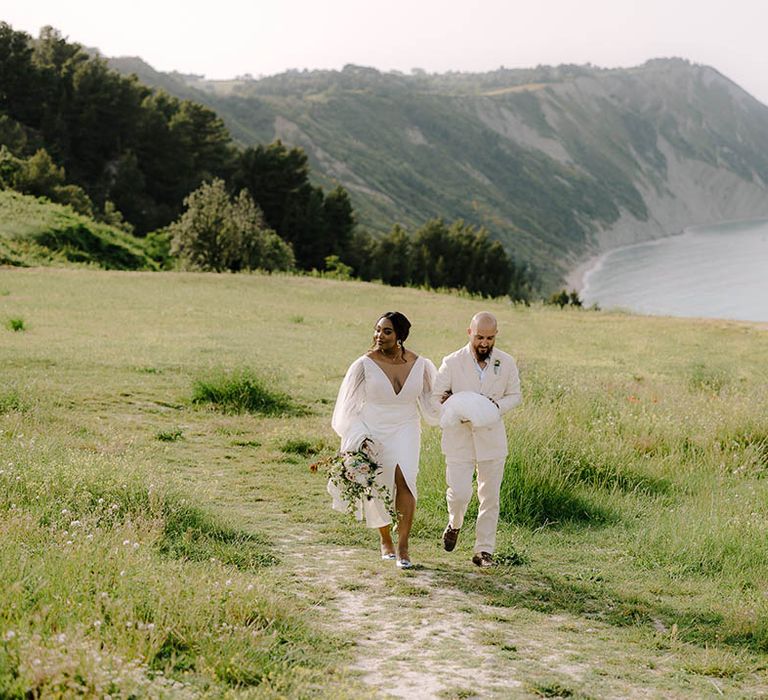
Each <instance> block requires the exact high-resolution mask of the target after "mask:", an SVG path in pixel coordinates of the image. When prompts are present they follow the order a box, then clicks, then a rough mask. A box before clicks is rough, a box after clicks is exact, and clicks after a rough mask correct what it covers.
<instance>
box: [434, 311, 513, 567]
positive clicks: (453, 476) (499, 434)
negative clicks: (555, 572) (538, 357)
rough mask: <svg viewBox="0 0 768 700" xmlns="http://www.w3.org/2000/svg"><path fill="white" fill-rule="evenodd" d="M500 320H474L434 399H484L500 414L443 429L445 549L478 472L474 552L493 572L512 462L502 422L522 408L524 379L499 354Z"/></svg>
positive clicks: (447, 362)
mask: <svg viewBox="0 0 768 700" xmlns="http://www.w3.org/2000/svg"><path fill="white" fill-rule="evenodd" d="M496 330H497V324H496V318H495V317H494V316H493V315H492V314H489V313H487V312H481V313H478V314H475V316H474V317H473V318H472V321H471V323H470V325H469V328H468V330H467V333H468V335H469V342H468V343H467V344H466V345H465V346H464V347H463V348H461V349H460V350H457V351H456V352H454V353H452V354H450V355H448V356H447V357H444V358H443V363H442V365H441V366H440V370H439V371H438V375H437V381H436V382H435V385H434V392H433V396H434V398H435V399H436V400H439V401H440V402H441V403H444V402H445V401H446V400H448V399H449V398H450V396H451V395H452V394H455V393H458V392H459V391H472V392H476V393H478V394H482V395H483V396H485V397H486V398H487V399H488V401H490V402H492V403H493V404H494V405H495V406H496V407H497V408H498V410H499V417H498V420H496V421H495V422H494V423H492V424H491V425H489V426H486V427H483V428H473V427H472V424H471V423H468V422H465V423H460V424H458V425H452V426H448V427H445V428H444V429H443V439H442V448H443V454H444V455H445V479H446V482H447V484H448V490H447V492H446V500H447V502H448V525H447V527H446V528H445V531H444V532H443V546H444V547H445V549H446V551H448V552H451V551H453V549H454V547H455V546H456V541H457V540H458V537H459V531H460V530H461V526H462V524H463V523H464V513H465V512H466V510H467V506H468V505H469V501H470V499H471V498H472V476H473V474H474V472H475V470H477V496H478V500H479V502H480V509H479V511H478V514H477V524H476V526H475V551H474V556H473V557H472V562H473V563H474V564H476V565H477V566H481V567H486V566H493V551H494V548H495V545H496V526H497V524H498V521H499V492H500V490H501V480H502V477H503V476H504V462H505V461H506V457H507V451H508V450H507V435H506V431H505V429H504V421H503V420H502V416H503V415H504V414H505V413H506V412H507V411H509V410H510V409H512V408H514V407H515V406H517V405H518V404H519V403H520V399H521V397H520V378H519V375H518V372H517V365H516V364H515V361H514V359H512V357H511V356H510V355H508V354H507V353H505V352H503V351H501V350H499V349H497V348H494V344H495V342H496Z"/></svg>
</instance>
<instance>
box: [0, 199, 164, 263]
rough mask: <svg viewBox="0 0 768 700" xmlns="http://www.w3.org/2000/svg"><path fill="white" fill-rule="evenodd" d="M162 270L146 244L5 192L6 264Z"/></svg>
mask: <svg viewBox="0 0 768 700" xmlns="http://www.w3.org/2000/svg"><path fill="white" fill-rule="evenodd" d="M57 263H58V264H62V263H83V264H92V265H97V266H99V267H104V268H107V269H117V270H136V269H156V268H157V265H156V263H155V262H154V261H153V260H152V259H151V258H150V257H149V256H148V255H147V253H146V251H145V250H144V247H143V245H142V242H141V241H139V240H137V239H136V238H134V237H133V236H131V235H129V234H127V233H123V232H122V231H118V230H116V229H114V228H111V227H109V226H106V225H105V224H101V223H98V222H96V221H93V220H92V219H89V218H88V217H86V216H82V215H80V214H76V213H75V212H74V211H72V209H71V208H70V207H66V206H62V205H60V204H54V203H52V202H48V201H47V200H44V199H38V198H36V197H31V196H28V195H23V194H19V193H18V192H13V191H12V190H6V191H0V264H2V265H17V266H27V265H46V264H57Z"/></svg>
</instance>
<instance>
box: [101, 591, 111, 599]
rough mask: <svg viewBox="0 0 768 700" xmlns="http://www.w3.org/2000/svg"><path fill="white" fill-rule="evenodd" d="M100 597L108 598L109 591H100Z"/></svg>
mask: <svg viewBox="0 0 768 700" xmlns="http://www.w3.org/2000/svg"><path fill="white" fill-rule="evenodd" d="M101 597H102V598H109V593H107V592H106V591H102V592H101Z"/></svg>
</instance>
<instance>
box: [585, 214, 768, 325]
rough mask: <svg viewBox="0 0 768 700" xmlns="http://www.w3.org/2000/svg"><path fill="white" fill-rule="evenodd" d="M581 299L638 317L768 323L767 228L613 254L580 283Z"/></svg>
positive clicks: (733, 228)
mask: <svg viewBox="0 0 768 700" xmlns="http://www.w3.org/2000/svg"><path fill="white" fill-rule="evenodd" d="M581 298H582V300H583V301H584V304H585V306H591V305H592V304H598V305H599V306H600V307H601V308H603V309H612V308H624V309H629V310H631V311H635V312H638V313H643V314H653V315H665V316H700V317H706V318H727V319H739V320H744V321H768V221H750V222H739V223H730V224H720V225H718V226H706V227H704V226H701V227H695V228H690V229H688V230H686V231H685V233H683V234H680V235H677V236H670V237H669V238H662V239H659V240H656V241H651V242H648V243H640V244H637V245H632V246H626V247H623V248H617V249H615V250H612V251H610V252H608V253H606V254H605V255H604V256H602V257H601V258H600V259H599V260H598V261H597V263H596V264H595V265H594V266H593V267H592V268H591V269H590V270H589V271H588V272H587V273H586V275H585V276H584V285H583V287H582V290H581Z"/></svg>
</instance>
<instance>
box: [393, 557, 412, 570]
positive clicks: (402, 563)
mask: <svg viewBox="0 0 768 700" xmlns="http://www.w3.org/2000/svg"><path fill="white" fill-rule="evenodd" d="M397 568H398V569H412V568H413V563H412V562H411V560H410V559H398V560H397Z"/></svg>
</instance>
